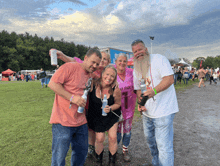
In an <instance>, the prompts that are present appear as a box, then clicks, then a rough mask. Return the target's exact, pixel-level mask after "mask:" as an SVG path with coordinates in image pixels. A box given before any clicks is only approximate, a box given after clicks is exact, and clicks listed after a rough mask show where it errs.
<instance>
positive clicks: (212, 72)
mask: <svg viewBox="0 0 220 166" xmlns="http://www.w3.org/2000/svg"><path fill="white" fill-rule="evenodd" d="M213 74H214V69H213V67H212V68H211V69H210V79H209V81H210V85H211V84H212V81H214V80H213Z"/></svg>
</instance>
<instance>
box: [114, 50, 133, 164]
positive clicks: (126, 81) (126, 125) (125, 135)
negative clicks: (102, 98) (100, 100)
mask: <svg viewBox="0 0 220 166" xmlns="http://www.w3.org/2000/svg"><path fill="white" fill-rule="evenodd" d="M127 62H128V59H127V56H126V55H125V54H124V53H120V54H119V55H118V57H117V59H116V61H115V64H116V65H115V67H116V69H117V82H118V85H119V88H120V90H121V94H122V97H121V111H122V115H123V118H124V121H123V122H119V124H118V130H117V140H118V144H119V143H120V141H121V140H122V144H123V146H122V151H123V159H124V161H126V162H128V161H130V156H129V155H128V146H129V144H130V139H131V128H132V120H133V116H134V111H135V105H136V94H135V91H134V84H133V69H131V68H127Z"/></svg>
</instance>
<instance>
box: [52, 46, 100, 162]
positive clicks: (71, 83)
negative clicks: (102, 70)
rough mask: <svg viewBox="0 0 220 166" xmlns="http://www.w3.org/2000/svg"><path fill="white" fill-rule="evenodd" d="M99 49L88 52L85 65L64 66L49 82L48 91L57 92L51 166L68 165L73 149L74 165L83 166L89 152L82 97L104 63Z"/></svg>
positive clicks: (53, 120) (53, 112)
mask: <svg viewBox="0 0 220 166" xmlns="http://www.w3.org/2000/svg"><path fill="white" fill-rule="evenodd" d="M101 58H102V56H101V53H100V52H99V51H98V50H97V49H89V51H88V52H87V53H86V56H85V58H84V61H83V63H75V62H69V63H65V64H64V65H62V66H61V67H60V68H59V69H58V70H57V71H56V72H55V73H54V75H53V77H52V78H51V80H50V83H49V85H48V86H49V87H50V88H51V90H53V91H54V92H55V99H54V103H53V109H52V114H51V118H50V123H51V124H52V135H53V140H52V163H51V165H65V157H66V154H67V152H68V150H69V145H70V143H71V146H72V156H71V165H78V166H83V164H84V162H85V160H86V155H87V152H88V127H87V120H86V116H85V114H84V113H78V112H77V109H78V107H79V106H81V107H85V106H86V101H85V100H84V99H83V98H82V97H81V96H82V95H83V92H84V89H85V84H86V83H87V81H88V79H89V78H90V76H91V73H92V72H94V71H95V70H96V69H97V67H98V66H99V63H100V61H101Z"/></svg>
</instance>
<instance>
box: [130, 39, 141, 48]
mask: <svg viewBox="0 0 220 166" xmlns="http://www.w3.org/2000/svg"><path fill="white" fill-rule="evenodd" d="M137 43H143V44H144V42H143V41H142V40H141V39H137V40H134V41H133V42H132V43H131V46H133V45H135V44H137Z"/></svg>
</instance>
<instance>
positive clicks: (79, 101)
mask: <svg viewBox="0 0 220 166" xmlns="http://www.w3.org/2000/svg"><path fill="white" fill-rule="evenodd" d="M72 102H73V104H76V105H78V106H79V107H85V106H86V100H85V99H83V98H82V97H81V96H77V95H76V96H74V97H73V101H72Z"/></svg>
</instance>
